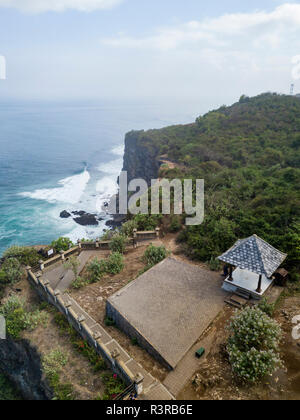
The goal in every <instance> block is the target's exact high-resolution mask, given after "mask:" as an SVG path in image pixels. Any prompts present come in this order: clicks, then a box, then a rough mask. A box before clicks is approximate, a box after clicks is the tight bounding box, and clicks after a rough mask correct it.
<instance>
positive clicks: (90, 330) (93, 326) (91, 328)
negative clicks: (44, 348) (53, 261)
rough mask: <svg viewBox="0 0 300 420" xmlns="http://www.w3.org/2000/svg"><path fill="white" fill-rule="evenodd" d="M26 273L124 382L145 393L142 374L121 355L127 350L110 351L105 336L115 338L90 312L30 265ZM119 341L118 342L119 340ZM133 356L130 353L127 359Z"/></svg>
mask: <svg viewBox="0 0 300 420" xmlns="http://www.w3.org/2000/svg"><path fill="white" fill-rule="evenodd" d="M27 276H28V280H29V282H30V284H31V285H32V286H33V287H34V288H35V290H36V291H37V293H38V294H39V296H40V298H41V299H43V300H46V301H47V302H48V303H50V304H51V305H53V306H55V307H56V309H58V310H59V311H60V312H61V313H62V314H63V315H64V316H65V318H66V319H67V321H68V322H69V324H71V325H72V326H73V328H75V330H76V331H77V332H78V333H79V334H80V335H81V337H82V338H83V339H84V340H86V341H87V342H88V343H89V344H90V346H93V347H94V348H95V350H96V352H97V353H98V354H99V355H100V356H101V357H102V358H103V359H104V360H105V361H106V363H107V365H108V366H109V367H110V368H111V369H112V370H113V371H114V372H115V373H117V374H118V375H120V377H121V378H122V379H123V380H124V381H125V383H126V384H129V385H130V384H132V383H135V384H136V390H137V392H138V394H141V393H142V392H143V380H144V377H143V376H142V374H137V375H135V374H134V373H133V372H132V371H131V370H130V369H129V368H128V366H126V364H125V363H124V361H123V360H122V358H120V354H121V352H123V353H124V354H125V355H126V352H125V351H124V350H123V349H122V348H120V346H116V348H115V349H112V350H109V349H108V347H107V344H104V343H103V341H102V339H101V338H102V337H103V336H106V339H108V340H109V342H114V340H113V339H112V338H111V337H110V336H108V334H107V332H106V331H105V330H104V329H103V327H102V326H101V325H100V324H97V323H96V321H94V320H93V319H92V318H91V317H90V316H89V315H87V314H85V312H84V311H83V310H82V308H80V306H79V305H78V304H77V302H75V301H74V299H73V298H72V297H70V296H69V295H68V294H63V295H62V294H61V293H60V292H59V291H57V292H54V290H53V289H52V288H51V286H50V285H49V282H47V281H43V280H42V279H41V277H40V276H39V275H35V274H34V273H33V272H32V271H31V267H27ZM116 344H117V343H116ZM129 359H130V357H129V356H128V360H129Z"/></svg>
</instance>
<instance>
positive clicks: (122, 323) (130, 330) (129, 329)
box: [106, 300, 173, 370]
mask: <svg viewBox="0 0 300 420" xmlns="http://www.w3.org/2000/svg"><path fill="white" fill-rule="evenodd" d="M106 315H107V317H108V318H111V319H112V320H113V321H114V322H115V323H116V325H117V327H118V328H120V330H121V331H123V332H124V333H125V334H126V335H128V336H129V337H130V338H135V339H136V340H137V341H138V344H139V345H140V346H141V347H142V348H143V349H145V350H146V351H147V352H148V353H149V354H151V356H153V357H154V358H155V359H156V360H158V361H159V362H160V363H161V364H162V365H163V366H165V367H166V368H167V369H168V370H173V368H172V366H170V365H169V363H168V362H167V361H166V360H165V359H164V358H163V357H162V356H161V355H160V354H159V352H158V351H157V350H155V348H154V347H153V346H152V345H151V344H150V343H149V341H147V339H146V338H145V337H144V336H143V335H142V334H141V333H140V332H139V331H138V330H137V329H136V328H134V327H133V326H132V325H131V323H130V322H129V321H128V320H127V319H126V317H124V316H123V315H122V314H121V313H120V312H119V311H118V310H117V309H116V308H115V307H114V306H113V305H112V304H111V302H110V301H109V300H107V301H106Z"/></svg>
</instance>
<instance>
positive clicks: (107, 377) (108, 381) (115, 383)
mask: <svg viewBox="0 0 300 420" xmlns="http://www.w3.org/2000/svg"><path fill="white" fill-rule="evenodd" d="M101 378H102V380H103V382H104V385H105V396H103V399H104V398H105V399H106V398H108V399H112V398H113V397H114V396H117V395H119V394H120V393H121V392H123V391H124V390H125V389H126V385H125V384H124V382H123V381H122V380H121V379H120V378H119V377H118V376H117V375H115V374H111V373H104V374H103V375H101Z"/></svg>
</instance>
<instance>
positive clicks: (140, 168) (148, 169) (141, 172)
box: [123, 131, 160, 186]
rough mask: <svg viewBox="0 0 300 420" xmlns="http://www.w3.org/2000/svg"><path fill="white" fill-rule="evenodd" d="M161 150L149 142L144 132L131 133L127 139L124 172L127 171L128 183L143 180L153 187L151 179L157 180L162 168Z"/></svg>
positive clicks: (127, 135)
mask: <svg viewBox="0 0 300 420" xmlns="http://www.w3.org/2000/svg"><path fill="white" fill-rule="evenodd" d="M158 155H159V150H158V149H157V147H155V146H154V145H153V144H151V142H149V141H148V142H147V139H146V138H145V132H144V131H131V132H130V133H127V134H126V137H125V154H124V165H123V171H127V174H128V182H130V181H131V180H132V179H135V178H142V179H144V180H145V181H147V183H148V185H149V186H150V185H151V179H157V177H158V172H159V168H160V162H159V159H158Z"/></svg>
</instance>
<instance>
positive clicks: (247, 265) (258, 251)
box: [218, 235, 287, 299]
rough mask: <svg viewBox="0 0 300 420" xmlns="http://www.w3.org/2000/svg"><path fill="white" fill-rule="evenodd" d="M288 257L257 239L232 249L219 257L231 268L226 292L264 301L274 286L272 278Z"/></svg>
mask: <svg viewBox="0 0 300 420" xmlns="http://www.w3.org/2000/svg"><path fill="white" fill-rule="evenodd" d="M286 257H287V254H284V253H282V252H281V251H279V250H278V249H276V248H274V247H273V246H271V245H270V244H268V243H267V242H266V241H264V240H263V239H261V238H259V237H258V236H257V235H253V236H251V237H250V238H246V239H242V240H238V241H237V242H236V243H235V244H234V245H233V247H232V248H230V249H229V250H228V251H227V252H225V253H224V254H223V255H221V256H220V257H218V259H219V260H220V261H222V262H224V263H226V264H228V265H229V267H230V269H229V276H228V277H227V278H226V279H225V281H224V284H223V289H224V290H226V291H228V292H234V293H236V292H240V293H242V294H246V295H247V296H249V297H252V298H254V299H261V297H262V296H263V295H264V294H265V292H266V291H267V290H268V289H269V288H270V287H271V286H272V284H273V282H274V279H273V278H272V275H273V274H274V272H275V271H276V270H277V269H278V268H279V266H280V265H281V264H282V263H283V261H284V260H285V259H286ZM234 267H235V269H234Z"/></svg>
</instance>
